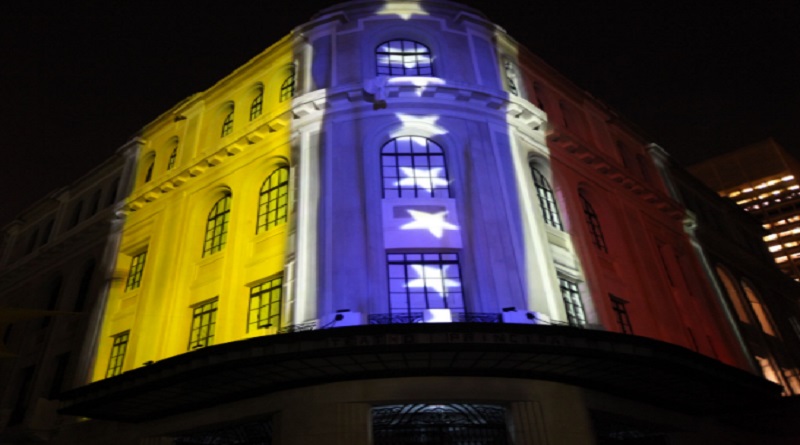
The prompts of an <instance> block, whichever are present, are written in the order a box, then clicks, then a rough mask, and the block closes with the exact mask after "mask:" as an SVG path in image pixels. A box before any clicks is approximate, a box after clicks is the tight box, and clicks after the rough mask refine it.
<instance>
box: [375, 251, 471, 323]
mask: <svg viewBox="0 0 800 445" xmlns="http://www.w3.org/2000/svg"><path fill="white" fill-rule="evenodd" d="M387 262H388V267H389V308H390V311H391V313H392V314H407V315H409V316H412V314H414V313H421V312H422V311H423V310H425V309H445V308H447V309H452V310H453V311H456V312H464V290H463V289H462V287H461V268H460V266H459V264H458V254H456V253H390V254H388V255H387Z"/></svg>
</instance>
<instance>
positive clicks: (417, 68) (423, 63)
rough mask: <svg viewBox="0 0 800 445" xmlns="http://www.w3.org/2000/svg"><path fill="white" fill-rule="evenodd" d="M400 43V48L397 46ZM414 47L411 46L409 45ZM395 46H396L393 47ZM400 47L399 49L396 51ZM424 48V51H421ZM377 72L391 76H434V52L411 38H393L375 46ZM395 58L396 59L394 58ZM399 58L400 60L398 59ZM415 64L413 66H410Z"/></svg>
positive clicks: (380, 74)
mask: <svg viewBox="0 0 800 445" xmlns="http://www.w3.org/2000/svg"><path fill="white" fill-rule="evenodd" d="M398 45H399V48H398V47H397V46H398ZM409 45H411V46H412V47H411V48H409V47H408V46H409ZM393 46H394V47H393ZM395 49H398V50H399V51H394V50H395ZM420 50H422V51H420ZM374 54H375V73H376V75H378V76H390V77H406V76H408V77H433V76H434V69H433V52H432V51H431V49H430V47H429V46H427V45H425V44H423V43H420V42H418V41H416V40H411V39H392V40H387V41H385V42H383V43H380V44H379V45H377V46H376V47H375V52H374ZM393 59H395V60H393ZM397 59H399V61H398V60H397ZM409 65H413V66H409Z"/></svg>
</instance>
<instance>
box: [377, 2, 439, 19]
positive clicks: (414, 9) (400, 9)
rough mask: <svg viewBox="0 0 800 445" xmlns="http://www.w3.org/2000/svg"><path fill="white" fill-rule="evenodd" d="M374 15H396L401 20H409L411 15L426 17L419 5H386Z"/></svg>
mask: <svg viewBox="0 0 800 445" xmlns="http://www.w3.org/2000/svg"><path fill="white" fill-rule="evenodd" d="M375 14H376V15H396V16H398V17H400V18H401V19H403V20H409V19H410V18H411V16H412V15H428V13H427V12H425V10H424V9H422V8H420V7H419V3H416V2H414V3H388V2H387V3H386V4H385V5H383V8H381V10H380V11H378V12H376V13H375Z"/></svg>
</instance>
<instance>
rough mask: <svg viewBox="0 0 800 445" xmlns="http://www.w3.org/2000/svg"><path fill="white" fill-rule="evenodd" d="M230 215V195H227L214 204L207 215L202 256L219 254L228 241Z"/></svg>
mask: <svg viewBox="0 0 800 445" xmlns="http://www.w3.org/2000/svg"><path fill="white" fill-rule="evenodd" d="M230 215H231V195H230V194H227V195H225V196H224V197H222V199H220V200H219V201H217V203H216V204H214V207H212V208H211V211H210V212H209V213H208V221H207V222H206V239H205V242H204V243H203V256H206V255H211V254H213V253H216V252H219V251H220V250H222V248H223V247H225V243H226V242H227V240H228V220H229V219H230Z"/></svg>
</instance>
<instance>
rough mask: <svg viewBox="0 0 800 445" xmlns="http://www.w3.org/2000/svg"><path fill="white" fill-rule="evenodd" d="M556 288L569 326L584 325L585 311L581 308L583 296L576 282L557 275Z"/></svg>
mask: <svg viewBox="0 0 800 445" xmlns="http://www.w3.org/2000/svg"><path fill="white" fill-rule="evenodd" d="M558 288H559V290H560V291H561V298H562V299H563V300H564V310H565V311H566V313H567V322H569V325H570V326H574V327H578V328H580V327H583V326H585V325H586V311H585V310H584V308H583V298H581V291H580V288H579V287H578V283H577V282H576V281H575V280H572V279H570V278H566V277H562V276H559V277H558Z"/></svg>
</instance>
